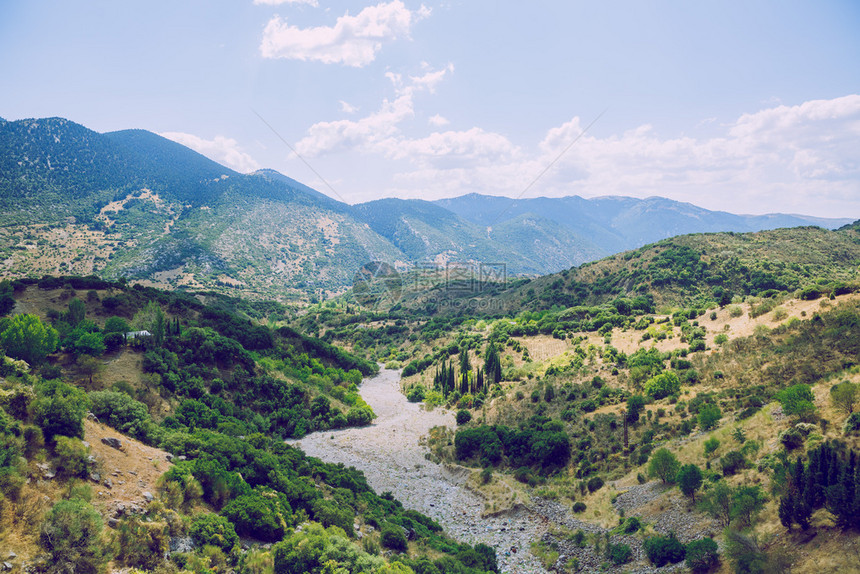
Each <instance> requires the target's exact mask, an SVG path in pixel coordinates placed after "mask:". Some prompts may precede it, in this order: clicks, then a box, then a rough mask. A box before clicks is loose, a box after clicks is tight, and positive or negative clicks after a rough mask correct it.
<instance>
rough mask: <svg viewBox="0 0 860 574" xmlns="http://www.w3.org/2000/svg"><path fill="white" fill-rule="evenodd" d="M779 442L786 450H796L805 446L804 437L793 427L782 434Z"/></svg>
mask: <svg viewBox="0 0 860 574" xmlns="http://www.w3.org/2000/svg"><path fill="white" fill-rule="evenodd" d="M779 442H781V443H782V445H783V446H784V447H785V450H794V449H796V448H800V447H801V446H803V435H802V434H801V433H800V431H799V430H797V429H796V428H794V427H792V428H790V429H787V430H784V431H783V432H781V433H780V435H779Z"/></svg>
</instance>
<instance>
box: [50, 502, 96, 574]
mask: <svg viewBox="0 0 860 574" xmlns="http://www.w3.org/2000/svg"><path fill="white" fill-rule="evenodd" d="M101 531H102V519H101V516H99V513H98V512H97V511H96V509H95V508H93V507H92V506H91V505H90V504H88V503H86V502H84V501H83V500H80V499H78V498H72V499H69V500H61V501H59V502H58V503H57V504H55V505H54V506H53V508H51V510H50V512H49V513H48V516H47V517H46V518H45V522H44V523H42V528H41V532H40V534H39V542H40V543H41V544H42V547H43V548H45V550H47V551H48V552H49V553H50V555H51V565H50V566H49V572H53V573H64V574H65V573H72V572H74V573H75V574H79V573H83V574H97V573H99V572H102V571H103V570H104V567H105V566H106V563H107V556H106V555H105V553H104V550H103V549H102V546H101V544H100V537H101Z"/></svg>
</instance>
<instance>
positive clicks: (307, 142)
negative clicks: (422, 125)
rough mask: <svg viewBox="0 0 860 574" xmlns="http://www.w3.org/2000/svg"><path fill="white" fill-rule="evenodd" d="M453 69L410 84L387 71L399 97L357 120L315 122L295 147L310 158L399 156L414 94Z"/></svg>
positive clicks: (412, 81)
mask: <svg viewBox="0 0 860 574" xmlns="http://www.w3.org/2000/svg"><path fill="white" fill-rule="evenodd" d="M450 69H451V67H450V66H449V67H446V68H444V69H443V70H440V72H441V76H439V77H438V79H435V80H433V81H427V80H425V79H424V78H426V76H430V75H432V76H434V77H435V76H436V74H437V72H434V71H430V72H428V73H427V75H425V76H422V77H421V78H419V79H418V80H419V81H418V82H416V81H414V80H412V79H411V78H410V82H409V83H408V84H405V83H404V82H403V78H402V76H401V75H399V74H394V73H391V72H389V73H386V77H387V78H388V79H390V80H391V82H392V84H393V85H394V88H395V94H396V97H395V98H394V99H393V100H388V99H386V100H384V101H383V102H382V106H381V107H380V108H379V110H378V111H375V112H373V113H371V114H369V115H367V116H366V117H364V118H361V119H358V120H337V121H330V122H318V123H316V124H314V125H312V126H311V127H310V128H309V129H308V132H307V135H305V137H304V138H302V139H301V140H300V141H299V142H298V143H297V144H296V150H298V152H299V154H301V155H306V156H309V157H313V156H318V155H323V154H328V153H333V152H338V151H345V150H357V151H362V152H365V153H382V154H383V155H385V156H387V157H392V156H394V155H397V152H396V148H397V146H399V145H400V143H399V142H400V141H401V140H402V139H403V136H402V134H401V130H400V125H401V124H402V123H403V122H404V121H406V120H408V119H410V118H412V117H414V115H415V110H414V96H415V94H416V93H418V92H422V91H426V90H429V89H430V88H431V87H433V86H435V85H436V84H437V83H438V82H439V81H441V79H442V77H443V76H444V75H445V74H446V73H448V72H449V71H450Z"/></svg>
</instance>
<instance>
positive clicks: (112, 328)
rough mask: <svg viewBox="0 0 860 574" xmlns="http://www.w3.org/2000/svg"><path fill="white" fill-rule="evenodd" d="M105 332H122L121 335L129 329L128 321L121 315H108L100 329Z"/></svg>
mask: <svg viewBox="0 0 860 574" xmlns="http://www.w3.org/2000/svg"><path fill="white" fill-rule="evenodd" d="M102 331H104V332H105V333H122V334H123V335H124V334H126V333H128V332H129V331H131V327H130V326H129V324H128V321H126V320H125V319H123V318H122V317H116V316H113V317H110V318H108V320H107V321H105V328H104V329H102Z"/></svg>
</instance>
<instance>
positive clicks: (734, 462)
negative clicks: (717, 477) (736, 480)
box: [720, 450, 747, 476]
mask: <svg viewBox="0 0 860 574" xmlns="http://www.w3.org/2000/svg"><path fill="white" fill-rule="evenodd" d="M746 466H747V460H746V458H744V455H743V454H742V453H740V452H738V451H736V450H732V451H729V452H727V453H726V454H725V455H723V457H722V458H721V459H720V467H721V468H722V469H723V476H731V475H733V474H736V473H737V472H738V471H739V470H742V469H744V468H746Z"/></svg>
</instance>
